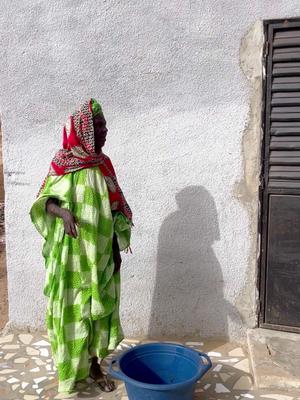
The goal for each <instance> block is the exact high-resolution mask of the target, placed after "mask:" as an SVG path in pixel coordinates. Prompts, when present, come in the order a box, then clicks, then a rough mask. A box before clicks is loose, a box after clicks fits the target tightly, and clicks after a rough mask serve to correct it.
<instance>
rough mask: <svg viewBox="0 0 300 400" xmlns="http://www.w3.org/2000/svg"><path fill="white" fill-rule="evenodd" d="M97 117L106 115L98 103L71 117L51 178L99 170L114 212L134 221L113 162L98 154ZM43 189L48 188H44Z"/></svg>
mask: <svg viewBox="0 0 300 400" xmlns="http://www.w3.org/2000/svg"><path fill="white" fill-rule="evenodd" d="M95 113H102V109H101V106H100V105H99V104H98V103H97V102H96V101H95V100H94V99H90V100H89V101H86V102H85V103H84V104H83V105H82V106H81V107H80V108H79V110H78V111H76V112H75V113H74V114H72V115H71V116H70V129H69V135H68V134H67V128H66V126H64V128H63V148H62V149H61V150H59V151H58V152H57V153H56V154H55V156H54V158H53V159H52V161H51V164H50V169H49V173H48V175H47V177H48V176H49V175H65V174H68V173H70V172H74V171H78V170H80V169H83V168H89V167H95V166H99V168H100V171H101V172H102V174H103V176H104V179H105V181H106V184H107V188H108V192H109V200H110V205H111V209H112V211H120V212H122V213H123V214H124V215H125V216H126V217H127V218H129V219H130V220H132V212H131V209H130V207H129V205H128V203H127V201H126V199H125V197H124V195H123V192H122V190H121V188H120V186H119V184H118V181H117V178H116V173H115V170H114V167H113V165H112V162H111V161H110V159H109V157H107V156H106V155H105V154H104V153H102V152H101V153H100V154H97V153H95V137H94V125H93V115H95ZM47 177H46V179H47ZM46 179H45V181H46ZM45 181H44V183H45ZM43 186H44V184H43V185H42V188H43ZM42 188H41V190H42ZM41 190H40V191H41Z"/></svg>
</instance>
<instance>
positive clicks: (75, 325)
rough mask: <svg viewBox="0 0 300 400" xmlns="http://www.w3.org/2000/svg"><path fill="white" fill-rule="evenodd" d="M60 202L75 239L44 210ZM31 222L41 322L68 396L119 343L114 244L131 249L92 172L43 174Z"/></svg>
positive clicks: (121, 219) (124, 222)
mask: <svg viewBox="0 0 300 400" xmlns="http://www.w3.org/2000/svg"><path fill="white" fill-rule="evenodd" d="M49 197H52V198H56V199H58V200H59V203H60V206H61V207H63V208H67V209H69V210H70V211H71V212H72V213H73V215H74V216H75V218H76V220H77V221H78V223H79V226H78V228H77V230H78V237H77V238H76V239H74V238H71V237H70V236H69V235H67V234H65V232H64V225H63V220H62V219H61V218H56V217H54V216H52V215H50V214H49V213H47V212H46V211H45V205H46V201H47V199H49ZM30 214H31V219H32V222H33V223H34V225H35V227H36V228H37V230H38V231H39V233H40V234H41V235H42V236H43V237H44V239H45V243H44V246H43V256H44V258H45V262H46V282H45V287H44V294H45V295H46V296H48V297H49V301H48V306H47V314H46V323H47V329H48V335H49V340H50V342H51V348H52V355H53V358H54V361H55V364H56V367H57V371H58V378H59V391H60V392H65V391H68V392H69V391H71V390H72V389H73V388H74V384H75V382H76V381H78V380H81V379H84V378H86V377H87V376H88V374H89V358H90V357H91V356H98V357H101V358H103V357H105V356H106V355H107V354H108V353H109V352H110V351H112V350H114V349H115V348H116V346H117V345H118V343H119V342H120V341H121V340H122V338H123V336H122V329H121V326H120V320H119V300H120V273H115V274H114V273H113V271H114V262H113V253H112V238H113V233H114V232H115V233H116V235H117V238H118V243H119V247H120V250H124V249H125V248H127V247H128V246H129V243H130V231H131V224H130V221H129V220H128V219H127V218H126V217H125V216H124V215H123V214H122V213H112V212H111V208H110V202H109V195H108V190H107V186H106V183H105V180H104V178H103V175H102V173H101V171H100V169H99V168H98V167H93V168H86V169H81V170H79V171H76V172H72V173H69V174H66V175H63V176H49V177H48V178H47V181H46V184H45V187H44V189H43V190H42V192H41V194H40V196H39V197H38V198H37V200H36V201H35V203H34V204H33V206H32V208H31V211H30Z"/></svg>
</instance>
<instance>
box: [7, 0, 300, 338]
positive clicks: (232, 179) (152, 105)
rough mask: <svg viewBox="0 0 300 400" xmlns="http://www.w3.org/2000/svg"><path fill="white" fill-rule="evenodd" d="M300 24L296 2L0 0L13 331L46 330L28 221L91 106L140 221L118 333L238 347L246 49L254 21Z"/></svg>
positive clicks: (40, 273)
mask: <svg viewBox="0 0 300 400" xmlns="http://www.w3.org/2000/svg"><path fill="white" fill-rule="evenodd" d="M297 15H298V16H300V4H299V1H297V0H293V1H292V0H288V1H287V0H277V1H276V2H274V1H272V0H264V1H263V0H260V1H258V0H256V1H254V0H253V1H250V0H247V1H242V2H241V1H239V0H231V1H229V0H227V1H225V0H223V1H217V0H215V1H214V0H205V1H200V0H167V1H155V2H154V1H150V0H142V1H141V0H139V1H137V0H136V1H134V0H132V1H117V0H110V1H105V0H102V1H97V2H96V1H93V2H92V1H87V0H80V1H78V0H76V1H74V0H72V1H71V0H63V1H58V0H54V1H50V2H49V1H34V0H27V1H26V2H24V1H20V0H16V1H14V2H11V1H8V0H5V1H2V4H1V14H0V32H1V39H0V40H1V42H0V43H1V64H0V69H1V78H0V110H1V117H2V128H3V134H4V163H5V164H4V165H5V185H6V229H7V264H8V282H9V315H10V321H11V323H12V324H13V325H18V326H25V325H28V326H31V327H34V326H37V327H40V326H42V325H43V320H44V312H45V299H44V298H43V294H42V286H43V280H44V267H43V260H42V256H41V245H42V242H41V239H40V238H39V236H38V234H37V233H36V232H35V230H34V228H33V227H32V226H31V223H30V219H29V216H28V211H29V209H30V206H31V204H32V202H33V200H34V196H35V193H36V191H37V190H38V188H39V184H40V182H41V181H42V179H43V177H44V175H45V174H46V172H47V169H48V164H49V161H50V159H51V157H52V155H53V153H54V152H55V150H56V149H57V148H58V147H59V146H60V143H61V127H62V125H63V124H64V123H65V120H66V118H67V117H68V115H69V114H70V112H72V111H73V110H74V109H75V108H76V107H77V105H78V104H80V103H81V102H82V101H83V100H85V99H86V98H88V97H90V96H94V97H95V98H97V99H99V100H100V101H102V103H103V108H104V111H105V115H106V118H107V120H108V127H109V130H110V136H109V140H108V144H107V147H106V152H107V153H108V154H109V155H110V156H111V158H112V160H113V161H114V163H115V166H116V169H117V172H118V175H119V181H120V183H121V184H122V186H123V189H124V192H125V194H126V195H127V198H128V201H129V202H130V204H131V205H132V208H133V211H134V215H135V218H134V219H135V229H134V231H133V243H132V247H133V251H134V254H133V255H124V265H123V271H122V276H123V281H122V289H123V291H122V320H123V326H124V330H125V333H126V334H128V335H137V334H141V335H143V334H147V333H150V334H151V335H157V334H168V335H170V334H172V335H180V336H182V335H183V334H186V335H195V334H200V335H211V336H216V335H217V336H225V335H230V336H231V337H232V338H240V337H242V336H243V333H244V328H245V326H246V324H245V323H243V322H242V321H241V318H240V317H239V311H238V309H237V308H236V305H235V304H236V300H237V298H238V296H239V294H240V293H241V292H242V291H243V289H244V284H245V282H246V277H247V276H246V275H247V265H248V264H247V263H248V260H247V258H248V256H249V251H250V250H249V249H250V234H249V232H250V230H249V224H250V221H249V217H248V213H247V210H246V209H245V208H244V207H243V205H242V204H241V203H240V202H239V201H238V200H237V199H236V198H235V197H234V195H233V187H234V184H235V183H236V182H238V181H239V180H240V179H241V178H242V174H243V169H242V151H241V141H242V136H243V130H244V127H245V124H246V120H247V114H248V106H249V85H248V82H247V80H246V78H245V77H244V76H243V73H242V72H241V69H240V67H239V46H240V41H241V39H242V37H243V36H244V35H245V34H246V32H247V30H249V29H250V27H251V26H252V25H253V24H254V22H255V21H256V20H257V19H261V18H281V17H289V16H297ZM253 290H254V282H253ZM254 306H255V305H254V304H253V307H254ZM252 311H253V310H252ZM252 311H251V310H249V314H251V312H252Z"/></svg>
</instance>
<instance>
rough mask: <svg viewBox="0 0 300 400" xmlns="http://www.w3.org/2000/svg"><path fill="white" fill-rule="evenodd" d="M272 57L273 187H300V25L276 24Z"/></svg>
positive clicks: (269, 83)
mask: <svg viewBox="0 0 300 400" xmlns="http://www.w3.org/2000/svg"><path fill="white" fill-rule="evenodd" d="M272 33H273V34H272V35H271V37H270V42H268V47H269V59H268V64H269V65H268V72H269V76H268V86H267V88H268V91H269V92H270V93H268V100H269V102H270V104H269V106H270V108H269V113H268V117H269V118H270V121H269V123H270V126H269V129H270V132H269V133H270V153H269V180H268V185H269V187H270V188H300V26H299V27H298V26H295V27H290V28H283V27H282V25H281V26H277V27H276V26H274V28H273V29H272Z"/></svg>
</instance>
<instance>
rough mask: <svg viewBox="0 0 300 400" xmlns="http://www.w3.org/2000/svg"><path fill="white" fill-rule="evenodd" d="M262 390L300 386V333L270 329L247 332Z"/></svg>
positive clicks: (259, 387) (253, 363) (257, 380)
mask: <svg viewBox="0 0 300 400" xmlns="http://www.w3.org/2000/svg"><path fill="white" fill-rule="evenodd" d="M247 336H248V346H249V354H250V360H251V363H252V369H253V375H254V381H255V385H256V386H257V388H258V389H281V390H293V389H300V334H295V333H287V332H279V331H273V330H268V329H261V328H259V329H251V330H249V331H248V333H247Z"/></svg>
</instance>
